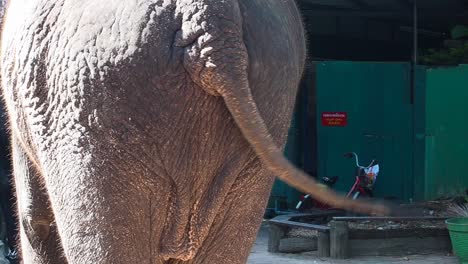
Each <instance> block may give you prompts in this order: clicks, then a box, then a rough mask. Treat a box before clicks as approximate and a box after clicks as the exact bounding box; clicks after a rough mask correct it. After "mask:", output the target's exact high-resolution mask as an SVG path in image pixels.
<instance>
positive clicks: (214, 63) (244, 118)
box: [175, 0, 387, 214]
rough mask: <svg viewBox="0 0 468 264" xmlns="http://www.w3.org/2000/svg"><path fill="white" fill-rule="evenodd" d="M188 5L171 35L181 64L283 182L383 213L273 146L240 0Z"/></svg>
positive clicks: (322, 198) (340, 203) (355, 208)
mask: <svg viewBox="0 0 468 264" xmlns="http://www.w3.org/2000/svg"><path fill="white" fill-rule="evenodd" d="M189 2H190V1H188V2H186V3H185V4H186V5H188V4H189ZM181 8H182V7H181ZM187 10H189V11H190V10H191V11H190V12H192V11H193V12H196V13H197V14H196V15H190V14H186V15H184V17H183V18H184V19H186V20H184V21H183V24H184V25H187V26H184V27H182V29H181V30H180V32H178V33H177V34H176V38H175V46H177V47H182V48H184V49H185V54H184V67H185V69H186V70H187V71H188V73H190V76H191V78H192V80H193V82H194V83H196V84H197V85H198V86H199V87H200V88H202V89H203V90H205V91H206V92H208V93H209V94H212V95H215V96H222V98H223V99H224V101H225V104H226V106H227V108H228V109H229V111H230V113H231V114H232V116H233V118H234V120H235V122H236V123H237V125H238V127H239V128H240V130H241V131H242V134H243V135H244V137H245V138H246V139H247V141H248V142H249V143H250V145H251V146H252V148H253V149H254V151H255V153H256V154H257V155H258V157H259V158H260V159H261V161H262V162H263V163H264V164H265V165H266V167H267V168H268V169H269V170H270V171H271V172H272V173H273V174H275V175H277V177H278V178H280V179H281V180H283V181H284V182H286V183H288V184H289V185H291V186H292V187H294V188H297V189H299V190H301V191H303V192H305V193H309V194H310V195H311V196H313V197H314V198H315V199H317V200H319V201H321V202H323V203H326V204H329V205H332V206H335V207H338V208H342V209H348V210H352V211H355V212H361V213H377V214H384V213H386V211H387V210H386V208H385V207H384V206H381V205H375V204H371V203H366V202H363V201H356V200H351V199H348V198H345V197H341V196H339V195H338V194H337V193H335V192H333V191H331V190H327V189H323V188H320V186H319V184H318V183H317V182H316V181H315V180H314V179H313V178H312V177H310V176H308V175H307V174H306V173H304V172H303V171H301V170H299V169H297V168H296V167H295V166H294V165H293V164H291V163H290V162H289V161H288V160H287V159H286V158H285V157H284V156H283V153H282V152H281V151H280V150H279V148H278V147H277V146H276V144H275V142H274V141H273V138H272V136H271V134H270V133H269V131H268V129H267V127H266V125H265V122H264V120H263V118H262V117H261V115H260V113H259V111H258V109H257V105H256V104H255V102H254V100H253V97H252V94H251V90H250V86H249V81H248V74H247V69H248V64H249V58H248V52H247V47H246V46H245V43H244V42H243V27H242V22H243V18H242V12H241V10H240V7H239V2H238V1H237V0H226V1H218V0H206V1H205V5H204V8H202V9H199V8H189V9H187ZM203 19H206V21H203ZM194 25H200V26H198V27H195V26H194Z"/></svg>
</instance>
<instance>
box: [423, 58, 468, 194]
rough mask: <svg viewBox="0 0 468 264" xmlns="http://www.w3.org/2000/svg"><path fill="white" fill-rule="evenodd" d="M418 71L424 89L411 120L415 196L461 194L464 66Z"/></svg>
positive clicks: (466, 165)
mask: <svg viewBox="0 0 468 264" xmlns="http://www.w3.org/2000/svg"><path fill="white" fill-rule="evenodd" d="M418 72H419V74H422V78H421V79H423V80H424V85H423V87H424V88H423V87H419V88H418V91H419V94H418V97H420V98H422V100H421V99H420V100H418V102H419V103H418V104H417V105H416V106H417V107H416V111H417V112H418V118H416V119H415V126H416V128H417V129H416V137H415V144H416V145H417V146H418V147H417V150H416V153H417V155H416V168H415V169H416V170H415V171H418V172H419V173H418V176H417V178H416V181H415V182H416V186H415V187H416V188H415V189H416V193H417V194H418V195H417V196H418V197H420V198H422V199H434V198H439V197H443V196H447V195H454V194H458V193H461V192H463V191H465V190H466V189H468V162H467V158H468V138H467V137H468V108H467V106H468V104H467V102H468V65H462V66H459V67H451V68H436V69H422V70H421V69H420V70H419V71H418ZM421 89H423V90H421Z"/></svg>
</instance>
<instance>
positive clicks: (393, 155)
mask: <svg viewBox="0 0 468 264" xmlns="http://www.w3.org/2000/svg"><path fill="white" fill-rule="evenodd" d="M311 72H313V73H312V74H311V73H310V72H308V73H307V75H308V76H309V77H307V78H306V80H305V81H304V82H303V84H302V85H301V92H300V93H299V96H298V100H297V106H296V109H295V113H294V118H293V122H292V125H291V128H290V132H289V137H288V143H287V145H286V149H285V155H286V156H287V157H288V159H290V160H291V161H292V162H293V163H294V164H296V165H297V166H298V167H300V168H303V169H305V170H306V171H307V172H308V173H309V174H310V175H317V176H318V177H323V176H335V175H336V176H339V177H340V180H339V182H338V184H337V186H336V189H337V191H339V192H346V191H347V190H348V189H349V188H350V187H351V185H352V183H353V181H354V179H353V174H354V167H353V165H354V164H353V162H352V161H350V160H348V159H345V158H344V157H343V153H344V152H350V151H354V152H357V153H358V154H359V155H360V157H361V161H362V163H368V162H369V161H370V160H371V159H372V158H377V159H378V160H379V162H380V165H381V173H380V175H379V178H378V180H377V185H376V192H375V193H376V195H377V196H379V197H384V198H385V197H387V198H388V197H394V198H397V199H398V200H400V201H402V202H408V201H410V200H427V199H435V198H439V197H443V196H448V195H453V194H458V193H460V192H463V191H465V190H466V189H468V175H467V174H468V162H467V157H468V139H467V138H466V137H467V135H468V122H467V121H466V120H468V108H467V102H468V65H462V66H459V67H450V68H437V69H430V68H426V67H423V66H418V67H417V68H416V74H415V78H414V87H412V86H411V81H412V78H411V66H410V64H409V63H388V62H385V63H376V62H346V61H333V62H329V61H327V62H317V63H316V64H315V65H314V67H312V70H311ZM304 91H308V94H307V93H304ZM412 94H413V96H412ZM306 97H307V98H309V99H307V100H306V99H305V98H306ZM323 112H346V113H347V114H348V123H347V125H346V126H344V127H328V126H323V125H322V123H321V113H323ZM312 115H313V117H314V118H311V116H312ZM309 123H311V124H309ZM311 138H314V139H313V141H314V142H313V144H310V142H309V143H307V141H311V140H312V139H311ZM306 154H307V155H306ZM298 198H299V192H297V191H296V190H295V189H293V188H291V187H289V186H288V185H287V184H285V183H283V182H281V181H279V180H277V181H276V182H275V185H274V186H273V190H272V196H271V199H270V202H269V207H274V202H275V201H278V200H279V201H283V202H284V203H283V204H282V205H283V206H282V207H283V209H285V206H286V207H288V208H292V207H293V206H294V204H295V203H296V202H297V199H298Z"/></svg>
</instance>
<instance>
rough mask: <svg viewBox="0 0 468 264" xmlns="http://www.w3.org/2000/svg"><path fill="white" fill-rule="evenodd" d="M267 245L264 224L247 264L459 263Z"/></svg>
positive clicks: (437, 258)
mask: <svg viewBox="0 0 468 264" xmlns="http://www.w3.org/2000/svg"><path fill="white" fill-rule="evenodd" d="M267 246H268V230H267V228H266V227H265V226H262V228H261V229H260V231H259V234H258V237H257V241H256V242H255V245H254V247H253V249H252V253H251V254H250V256H249V259H248V261H247V264H306V263H307V264H458V261H457V259H456V258H455V257H448V256H442V255H425V256H400V257H359V258H352V259H348V260H334V259H328V258H326V259H321V258H318V257H317V256H316V255H315V253H314V252H306V253H302V254H272V253H269V252H268V251H267Z"/></svg>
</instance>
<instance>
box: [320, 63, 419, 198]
mask: <svg viewBox="0 0 468 264" xmlns="http://www.w3.org/2000/svg"><path fill="white" fill-rule="evenodd" d="M316 78H317V114H318V116H319V117H320V116H321V113H323V112H347V114H348V124H347V126H345V127H327V126H323V125H322V124H321V120H320V118H319V120H317V122H318V123H317V127H318V143H317V144H318V176H319V177H323V176H335V175H336V176H339V177H340V180H339V182H338V184H337V186H336V189H337V190H338V191H341V192H346V191H348V190H349V188H350V187H351V186H352V184H353V182H354V178H353V175H354V164H353V162H352V161H351V160H348V159H345V158H344V157H343V153H345V152H350V151H354V152H357V153H358V154H359V155H360V157H361V161H362V163H369V162H370V160H371V159H372V158H376V159H378V160H379V162H380V164H381V165H380V166H381V174H380V175H379V178H378V179H377V185H376V191H375V193H376V195H377V196H379V197H394V198H397V199H399V200H402V201H406V200H409V199H410V198H412V194H413V192H412V191H413V183H414V178H413V167H412V164H413V163H412V160H413V151H412V148H413V140H412V134H413V133H412V132H413V130H412V129H413V127H412V117H413V112H412V109H413V107H412V104H411V87H410V83H411V80H410V65H409V64H407V63H374V62H343V61H339V62H321V63H318V65H317V77H316Z"/></svg>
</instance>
